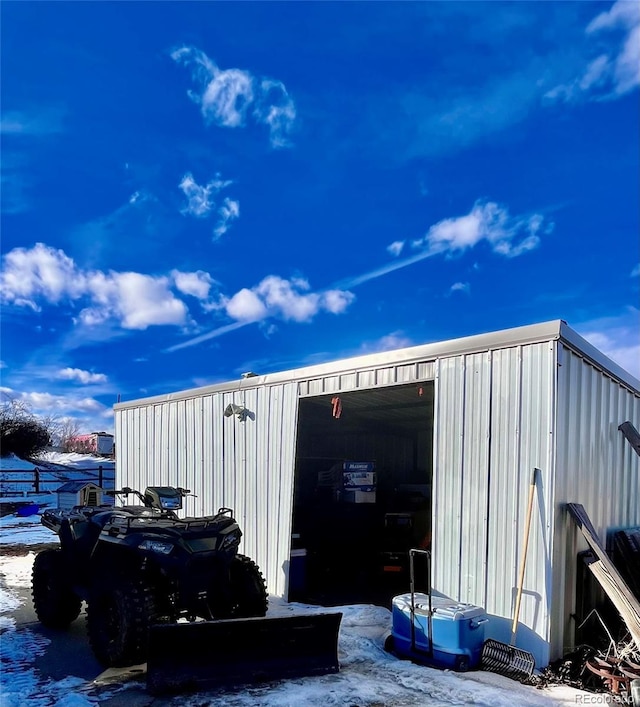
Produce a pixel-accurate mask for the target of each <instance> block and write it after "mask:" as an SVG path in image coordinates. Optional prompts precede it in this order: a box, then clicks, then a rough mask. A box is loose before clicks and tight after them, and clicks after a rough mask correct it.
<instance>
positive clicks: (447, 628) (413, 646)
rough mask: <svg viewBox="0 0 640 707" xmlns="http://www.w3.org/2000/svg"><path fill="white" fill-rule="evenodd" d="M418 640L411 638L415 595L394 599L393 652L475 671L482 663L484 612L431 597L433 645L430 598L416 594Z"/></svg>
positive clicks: (415, 623)
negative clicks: (430, 634)
mask: <svg viewBox="0 0 640 707" xmlns="http://www.w3.org/2000/svg"><path fill="white" fill-rule="evenodd" d="M414 606H415V611H414V617H415V622H414V627H415V628H414V631H415V633H414V641H412V636H411V593H410V592H408V593H407V594H400V595H398V596H396V597H394V599H393V604H392V608H391V617H392V628H391V635H392V636H393V652H394V653H396V654H398V655H400V656H402V657H406V658H410V659H411V660H415V661H417V662H420V663H425V664H426V665H432V666H434V667H436V668H448V669H450V670H459V671H464V670H472V669H473V668H477V667H478V666H479V664H480V654H481V653H482V644H483V643H484V625H485V624H486V623H487V621H488V620H489V619H488V618H487V616H486V613H485V611H484V609H482V608H481V607H479V606H474V605H473V604H461V603H459V602H457V601H454V600H453V599H447V598H444V597H435V596H432V597H431V608H432V613H431V626H432V633H433V636H432V638H433V642H432V645H431V646H430V642H429V596H428V595H427V594H422V593H418V592H416V593H415V594H414Z"/></svg>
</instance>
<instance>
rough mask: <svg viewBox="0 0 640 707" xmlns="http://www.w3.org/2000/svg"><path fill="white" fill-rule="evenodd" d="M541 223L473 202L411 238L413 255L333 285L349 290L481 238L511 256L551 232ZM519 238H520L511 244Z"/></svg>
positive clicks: (539, 218) (490, 204)
mask: <svg viewBox="0 0 640 707" xmlns="http://www.w3.org/2000/svg"><path fill="white" fill-rule="evenodd" d="M543 223H544V219H543V217H542V216H541V215H540V214H534V215H533V216H517V217H512V216H510V215H509V211H508V209H506V208H505V207H502V206H498V204H495V203H493V202H483V201H477V202H476V203H475V205H474V207H473V208H472V209H471V212H470V213H469V214H467V215H465V216H458V217H455V218H448V219H443V220H442V221H439V222H438V223H436V224H434V225H433V226H431V228H430V229H429V230H428V231H427V233H426V235H425V236H424V237H423V238H417V239H415V240H413V241H412V242H411V247H412V248H413V249H415V250H418V252H417V253H416V254H415V255H411V256H408V257H405V258H402V259H401V260H393V261H391V262H390V263H386V264H385V265H382V266H380V267H379V268H375V269H374V270H370V271H369V272H366V273H362V274H361V275H354V276H352V277H348V278H345V279H344V280H341V281H340V282H338V283H337V284H336V286H337V287H340V288H342V289H350V288H352V287H356V286H357V285H362V284H363V283H365V282H369V281H370V280H375V279H376V278H379V277H382V276H383V275H388V274H389V273H391V272H394V271H396V270H401V269H402V268H406V267H408V266H409V265H413V264H414V263H417V262H420V261H421V260H425V259H426V258H431V257H433V256H435V255H440V254H454V253H462V252H463V251H465V250H467V249H469V248H472V247H473V246H475V245H477V244H478V243H480V242H481V241H486V242H488V243H489V245H490V247H491V249H492V250H493V251H494V252H495V253H498V254H499V255H504V256H505V257H508V258H514V257H516V256H518V255H522V254H523V253H525V252H527V251H529V250H533V249H534V248H536V247H537V246H538V245H539V243H540V238H539V236H538V233H539V232H540V231H543V233H544V234H549V233H551V231H552V230H553V223H552V222H549V223H547V224H546V226H545V228H544V229H542V225H543ZM520 237H522V240H521V241H518V242H516V243H514V240H517V239H518V238H520Z"/></svg>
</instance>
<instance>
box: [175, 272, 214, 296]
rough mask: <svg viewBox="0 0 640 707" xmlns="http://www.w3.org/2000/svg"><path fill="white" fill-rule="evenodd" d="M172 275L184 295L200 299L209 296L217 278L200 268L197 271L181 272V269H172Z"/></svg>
mask: <svg viewBox="0 0 640 707" xmlns="http://www.w3.org/2000/svg"><path fill="white" fill-rule="evenodd" d="M171 277H172V278H173V281H174V283H175V286H176V289H178V290H179V291H180V292H182V294H184V295H191V297H196V298H197V299H200V300H206V299H207V298H208V297H209V292H210V290H211V286H212V285H213V284H214V283H215V280H214V279H213V278H212V277H211V275H209V273H208V272H204V271H202V270H198V271H197V272H181V271H180V270H172V271H171Z"/></svg>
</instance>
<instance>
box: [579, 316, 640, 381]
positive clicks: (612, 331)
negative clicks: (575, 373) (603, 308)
mask: <svg viewBox="0 0 640 707" xmlns="http://www.w3.org/2000/svg"><path fill="white" fill-rule="evenodd" d="M575 329H576V330H577V331H578V332H579V333H580V334H581V335H582V336H584V338H585V339H587V341H589V342H590V343H592V344H593V345H594V346H595V347H596V348H598V349H600V351H602V352H603V353H604V354H606V355H607V356H609V358H611V359H613V360H614V361H615V362H616V363H617V364H618V365H619V366H621V367H622V368H624V369H625V370H626V371H628V372H629V373H631V374H632V375H633V376H635V377H636V378H638V379H640V310H638V309H636V308H635V307H628V308H627V311H626V312H624V313H622V314H619V315H616V316H611V317H605V318H603V319H597V320H593V321H590V322H585V323H583V324H581V325H578V326H576V327H575Z"/></svg>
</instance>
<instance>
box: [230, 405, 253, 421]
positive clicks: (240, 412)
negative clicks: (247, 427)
mask: <svg viewBox="0 0 640 707" xmlns="http://www.w3.org/2000/svg"><path fill="white" fill-rule="evenodd" d="M248 413H249V411H248V410H247V408H246V407H245V406H244V405H236V404H235V403H230V404H229V405H227V407H226V408H225V409H224V416H225V417H231V415H235V416H236V417H237V418H238V420H240V422H244V421H245V420H246V419H247V415H248Z"/></svg>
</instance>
